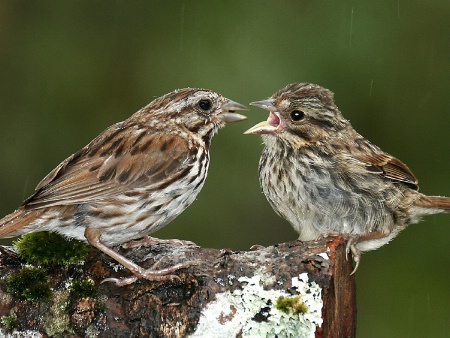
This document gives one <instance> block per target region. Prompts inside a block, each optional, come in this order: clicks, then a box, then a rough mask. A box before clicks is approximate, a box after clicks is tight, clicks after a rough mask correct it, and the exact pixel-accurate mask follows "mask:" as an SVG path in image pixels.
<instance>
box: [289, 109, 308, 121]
mask: <svg viewBox="0 0 450 338" xmlns="http://www.w3.org/2000/svg"><path fill="white" fill-rule="evenodd" d="M303 117H305V113H304V112H302V111H301V110H293V111H291V119H292V121H300V120H301V119H302V118H303Z"/></svg>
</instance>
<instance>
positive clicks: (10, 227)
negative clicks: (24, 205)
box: [0, 209, 36, 238]
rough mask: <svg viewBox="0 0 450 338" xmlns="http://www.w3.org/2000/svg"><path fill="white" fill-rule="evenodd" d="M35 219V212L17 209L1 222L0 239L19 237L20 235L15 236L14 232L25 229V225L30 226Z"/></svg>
mask: <svg viewBox="0 0 450 338" xmlns="http://www.w3.org/2000/svg"><path fill="white" fill-rule="evenodd" d="M35 219H36V217H35V215H34V213H33V212H30V211H27V210H23V209H17V210H16V211H14V212H13V213H11V214H9V215H7V216H5V217H4V218H2V219H1V220H0V238H1V237H14V236H17V235H19V233H16V234H13V232H15V231H16V230H17V229H19V228H22V227H24V226H25V225H28V224H29V223H30V222H32V221H33V220H35ZM9 234H11V235H9Z"/></svg>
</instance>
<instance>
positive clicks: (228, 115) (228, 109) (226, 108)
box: [217, 100, 248, 122]
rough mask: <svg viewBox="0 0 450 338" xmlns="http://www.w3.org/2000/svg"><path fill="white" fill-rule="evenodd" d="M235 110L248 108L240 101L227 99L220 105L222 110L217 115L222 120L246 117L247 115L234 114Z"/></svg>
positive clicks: (229, 120) (234, 120) (238, 119)
mask: <svg viewBox="0 0 450 338" xmlns="http://www.w3.org/2000/svg"><path fill="white" fill-rule="evenodd" d="M236 110H248V108H247V107H246V106H244V105H242V104H240V103H237V102H234V101H231V100H229V101H228V102H227V103H224V104H223V105H222V112H221V113H220V114H219V115H218V116H217V117H218V118H219V119H221V120H222V121H223V122H236V121H242V120H245V119H246V118H247V116H244V115H240V114H236V113H235V111H236Z"/></svg>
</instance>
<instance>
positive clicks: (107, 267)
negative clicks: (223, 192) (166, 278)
mask: <svg viewBox="0 0 450 338" xmlns="http://www.w3.org/2000/svg"><path fill="white" fill-rule="evenodd" d="M120 252H121V253H123V254H124V255H125V256H126V257H128V258H129V259H131V260H133V261H134V262H136V263H138V264H140V265H141V266H144V267H147V268H150V267H152V266H153V265H154V264H155V262H158V263H157V268H158V269H160V268H164V267H167V266H171V265H173V264H177V263H180V262H186V261H194V262H196V264H195V265H192V266H191V267H189V268H186V269H182V270H179V271H178V272H177V273H176V274H177V275H178V277H179V280H176V281H172V282H148V281H142V280H139V281H137V282H136V283H134V284H131V285H128V286H122V287H117V286H115V285H114V284H112V283H108V282H106V283H101V281H102V280H103V279H105V278H109V277H114V278H119V277H127V276H130V273H129V271H127V270H126V269H123V268H122V267H121V266H120V265H118V264H116V263H115V262H113V261H112V260H111V259H110V258H109V257H106V256H105V255H103V254H101V253H100V252H99V251H96V250H93V251H92V252H91V253H90V254H89V258H88V260H87V261H86V262H85V263H84V264H83V265H76V266H68V267H64V266H51V267H46V268H44V270H45V272H46V273H47V275H48V283H49V285H50V286H51V295H50V298H49V299H47V300H41V301H34V300H23V299H21V297H19V296H18V295H16V294H11V293H8V292H7V291H6V285H7V280H8V277H9V276H11V275H12V274H15V273H17V272H18V271H20V270H21V269H23V267H24V262H22V261H21V260H20V259H19V258H18V257H17V255H16V254H15V253H14V252H13V251H11V250H10V249H9V248H5V247H1V250H0V275H1V279H0V317H1V323H2V324H1V331H0V336H1V335H3V336H8V335H12V334H13V333H14V334H16V336H20V335H22V336H31V335H32V334H33V335H34V336H36V337H39V336H42V337H47V336H70V337H88V336H95V337H186V336H192V337H215V336H217V337H245V336H252V335H253V336H264V334H266V336H268V337H273V336H275V335H276V336H278V337H289V336H291V334H293V333H292V332H297V333H295V335H293V336H296V337H302V336H305V337H311V336H313V337H314V336H315V337H355V331H356V294H355V280H354V276H350V272H351V271H352V264H351V260H350V259H349V260H346V258H345V241H344V240H343V239H341V238H327V239H323V240H320V241H315V242H307V243H301V242H298V241H295V242H288V243H282V244H278V245H274V246H270V247H265V248H258V249H257V250H254V251H238V252H235V251H231V250H216V249H207V248H200V247H194V246H178V247H174V246H171V245H167V244H158V245H154V246H152V247H149V248H144V247H142V248H138V249H130V250H124V249H120ZM78 280H84V281H86V280H90V281H92V282H93V287H92V290H89V291H88V292H86V295H83V292H82V291H78V292H77V291H76V290H74V288H73V287H71V285H73V284H74V283H75V282H76V281H78ZM317 290H319V291H318V292H319V293H318V297H316V298H318V299H315V298H314V295H317ZM22 298H23V297H22ZM317 315H318V317H317ZM320 317H321V318H320ZM318 318H319V319H318ZM218 332H219V333H218Z"/></svg>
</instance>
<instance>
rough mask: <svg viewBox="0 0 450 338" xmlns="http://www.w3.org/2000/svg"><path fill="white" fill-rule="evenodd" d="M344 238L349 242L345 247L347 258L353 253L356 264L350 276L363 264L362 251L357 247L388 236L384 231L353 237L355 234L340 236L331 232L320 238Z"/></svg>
mask: <svg viewBox="0 0 450 338" xmlns="http://www.w3.org/2000/svg"><path fill="white" fill-rule="evenodd" d="M330 236H333V237H343V238H345V239H346V240H347V245H346V246H345V257H346V259H347V258H348V254H349V253H350V252H351V253H352V258H353V261H354V262H355V267H354V268H353V271H352V272H351V274H350V275H353V274H354V273H355V272H356V270H357V269H358V266H359V263H360V262H361V251H360V250H359V249H358V248H357V247H356V245H357V244H358V243H360V242H365V241H370V240H373V239H377V238H384V237H386V236H387V234H386V233H384V232H382V231H374V232H371V233H368V234H365V235H353V234H340V233H338V232H330V233H328V234H326V235H321V236H320V238H326V237H330Z"/></svg>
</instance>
